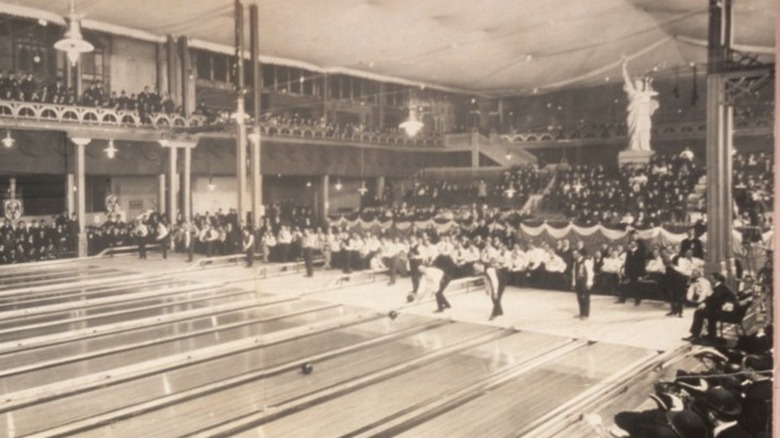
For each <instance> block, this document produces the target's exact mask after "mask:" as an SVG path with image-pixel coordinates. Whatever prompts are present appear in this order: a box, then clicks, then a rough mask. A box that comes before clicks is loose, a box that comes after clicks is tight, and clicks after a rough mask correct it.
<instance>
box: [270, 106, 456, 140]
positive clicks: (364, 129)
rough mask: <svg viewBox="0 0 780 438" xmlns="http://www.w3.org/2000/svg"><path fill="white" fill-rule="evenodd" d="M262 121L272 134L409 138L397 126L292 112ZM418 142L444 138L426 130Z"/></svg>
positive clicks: (272, 116)
mask: <svg viewBox="0 0 780 438" xmlns="http://www.w3.org/2000/svg"><path fill="white" fill-rule="evenodd" d="M260 123H261V124H262V125H265V126H268V127H269V133H270V134H271V135H274V134H278V133H280V132H281V130H282V129H287V130H288V131H290V130H296V129H297V130H307V131H310V132H315V133H317V134H319V136H321V137H324V138H338V139H351V138H352V137H353V136H355V135H361V134H368V135H369V136H373V137H386V138H390V139H399V140H404V141H405V140H407V139H409V137H408V136H407V135H406V134H405V133H404V132H403V131H401V130H400V129H399V128H398V127H397V126H389V127H387V126H386V127H384V128H380V127H378V126H369V125H366V124H363V123H343V124H339V123H334V122H332V121H327V120H326V119H325V118H324V117H321V118H311V117H306V116H303V115H300V114H298V113H292V114H281V115H280V114H271V113H265V114H263V115H261V116H260ZM414 140H415V141H417V142H423V143H425V142H439V141H441V140H442V138H441V136H438V135H426V134H425V133H424V132H421V133H419V134H417V136H415V137H414Z"/></svg>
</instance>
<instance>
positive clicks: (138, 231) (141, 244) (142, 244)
mask: <svg viewBox="0 0 780 438" xmlns="http://www.w3.org/2000/svg"><path fill="white" fill-rule="evenodd" d="M134 234H135V238H136V241H137V242H138V258H139V259H145V258H146V237H147V236H148V235H149V229H148V228H146V224H145V223H144V221H143V219H138V224H137V225H136V226H135V233H134Z"/></svg>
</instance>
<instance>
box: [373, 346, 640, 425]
mask: <svg viewBox="0 0 780 438" xmlns="http://www.w3.org/2000/svg"><path fill="white" fill-rule="evenodd" d="M654 356H656V352H655V351H651V350H645V349H641V348H634V347H626V346H621V345H614V344H606V343H596V344H593V345H590V346H588V347H587V348H581V349H578V350H574V351H572V352H570V353H568V354H566V355H564V356H561V357H559V358H556V359H554V360H552V361H550V362H548V363H546V364H543V365H541V366H539V367H535V368H533V369H531V370H529V371H528V372H526V373H523V374H521V375H519V376H517V377H516V378H515V379H513V380H512V381H510V382H507V383H506V384H504V385H502V386H500V387H498V388H495V389H493V390H492V391H490V392H487V393H485V394H483V395H482V396H481V397H477V398H475V399H473V400H471V401H469V402H467V403H464V404H462V405H460V406H456V407H454V408H452V409H450V410H448V411H446V412H444V413H442V414H440V415H437V416H435V417H432V418H423V419H421V420H420V421H422V422H421V423H420V424H412V425H411V426H410V428H409V429H407V430H405V431H403V432H402V433H400V434H399V433H398V432H399V431H398V430H396V431H392V433H391V434H388V435H387V436H391V435H397V436H408V437H413V436H414V437H419V436H451V437H474V436H491V437H493V436H495V437H499V436H500V437H503V436H521V435H523V433H525V432H527V431H528V430H527V429H528V428H529V427H531V426H533V425H534V424H536V422H537V421H538V420H539V419H540V418H542V417H544V416H545V415H546V414H548V413H550V412H552V411H554V410H555V409H556V408H558V407H559V406H561V405H563V404H565V403H567V402H568V401H570V400H572V399H574V398H576V397H577V396H579V395H581V394H583V393H585V392H586V391H588V390H591V391H592V390H597V389H598V386H599V385H604V384H605V382H607V381H608V379H609V378H610V377H611V376H613V375H615V374H617V373H620V372H621V371H623V370H624V369H626V368H629V367H630V366H632V365H633V364H635V363H637V362H639V361H647V360H650V359H651V358H652V357H654ZM383 436H384V435H383Z"/></svg>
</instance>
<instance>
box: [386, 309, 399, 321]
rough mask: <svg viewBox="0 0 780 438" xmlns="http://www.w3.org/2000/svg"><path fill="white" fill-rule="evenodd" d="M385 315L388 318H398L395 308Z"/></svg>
mask: <svg viewBox="0 0 780 438" xmlns="http://www.w3.org/2000/svg"><path fill="white" fill-rule="evenodd" d="M387 316H389V317H390V319H396V318H398V312H396V311H395V310H391V311H390V313H388V314H387Z"/></svg>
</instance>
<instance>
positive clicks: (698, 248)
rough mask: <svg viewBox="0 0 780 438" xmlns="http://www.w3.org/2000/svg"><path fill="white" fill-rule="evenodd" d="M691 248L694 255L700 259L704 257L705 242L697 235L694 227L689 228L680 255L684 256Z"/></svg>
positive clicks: (681, 245) (681, 244)
mask: <svg viewBox="0 0 780 438" xmlns="http://www.w3.org/2000/svg"><path fill="white" fill-rule="evenodd" d="M689 249H690V250H691V253H692V255H693V256H694V257H696V258H698V259H703V258H704V244H703V243H702V241H701V240H700V239H699V237H698V236H696V233H695V230H694V229H693V228H689V229H688V236H687V237H686V238H685V239H683V241H682V242H681V243H680V255H681V256H682V255H683V254H685V253H686V251H688V250H689Z"/></svg>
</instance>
